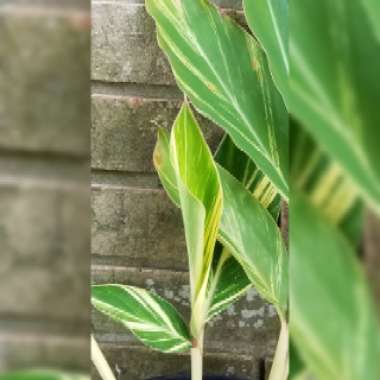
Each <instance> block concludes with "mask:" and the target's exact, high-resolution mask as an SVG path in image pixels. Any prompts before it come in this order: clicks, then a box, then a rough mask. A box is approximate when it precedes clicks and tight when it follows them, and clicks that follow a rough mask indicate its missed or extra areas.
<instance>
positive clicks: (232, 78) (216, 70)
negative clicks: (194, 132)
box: [146, 0, 288, 197]
mask: <svg viewBox="0 0 380 380" xmlns="http://www.w3.org/2000/svg"><path fill="white" fill-rule="evenodd" d="M146 6H147V10H148V12H149V13H150V15H151V16H152V17H153V18H154V19H155V21H156V24H157V31H158V40H159V44H160V46H161V48H162V49H163V50H164V52H165V53H166V54H167V56H168V58H169V61H170V63H171V66H172V69H173V72H174V75H175V77H176V80H177V83H178V85H179V86H180V88H181V89H182V90H183V91H184V92H185V94H186V95H187V96H188V97H189V99H191V101H192V103H193V104H194V106H195V107H196V108H197V109H198V110H199V111H200V112H201V113H202V114H204V115H205V116H207V117H208V118H209V119H211V120H213V121H214V122H215V123H216V124H218V125H219V126H220V127H222V128H223V129H225V131H226V132H227V133H228V134H229V135H230V136H231V138H232V139H233V141H234V143H235V144H236V145H237V146H238V147H239V148H240V149H241V150H243V151H244V152H245V153H247V155H248V156H249V157H250V158H252V160H254V161H255V163H256V164H257V166H258V167H259V168H260V169H261V170H262V171H263V172H264V173H265V175H266V176H268V177H269V178H270V180H271V181H272V182H273V184H274V185H275V186H276V187H277V189H278V191H279V192H280V193H281V194H283V195H284V196H285V197H286V196H287V195H288V184H287V171H288V115H287V111H286V109H285V106H284V104H283V101H282V98H281V95H280V94H279V93H278V91H277V88H276V86H275V85H274V83H273V81H272V77H271V74H270V72H269V68H268V63H267V61H266V56H265V53H264V51H263V50H262V49H261V48H260V46H259V45H258V43H257V42H256V41H255V40H254V38H253V37H252V36H251V35H250V34H249V33H248V32H246V31H245V30H244V29H243V28H241V27H240V26H238V25H237V24H236V23H235V22H234V21H232V20H231V19H230V18H229V17H227V16H223V15H222V14H221V13H220V12H219V11H218V10H217V8H215V7H214V6H213V5H210V4H209V3H208V2H207V1H204V0H193V1H176V0H159V1H157V0H146Z"/></svg>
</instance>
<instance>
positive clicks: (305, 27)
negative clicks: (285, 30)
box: [287, 0, 380, 213]
mask: <svg viewBox="0 0 380 380" xmlns="http://www.w3.org/2000/svg"><path fill="white" fill-rule="evenodd" d="M377 4H378V2H377V1H371V0H368V1H366V0H358V1H346V0H334V1H330V0H320V1H314V0H294V1H292V4H291V7H290V16H289V20H290V26H291V30H290V45H289V46H290V57H291V62H290V64H291V67H292V70H291V75H290V92H289V94H290V96H289V98H288V100H287V104H288V105H289V108H290V111H291V112H292V114H294V116H295V117H296V118H297V119H298V120H299V121H300V122H302V123H303V125H304V126H305V128H307V129H308V131H309V132H310V134H311V135H312V136H313V137H314V139H315V140H316V142H317V143H318V144H319V145H320V146H321V148H322V149H323V150H324V151H325V152H327V153H328V155H329V156H330V157H332V159H334V160H335V161H336V162H337V164H338V165H339V166H340V167H341V168H342V170H343V172H344V173H345V174H346V175H347V176H349V177H350V178H351V180H352V182H353V183H354V184H355V186H356V187H357V189H358V191H359V192H360V194H361V195H362V197H363V198H364V199H365V200H366V201H367V202H368V203H369V204H370V205H371V206H372V207H373V208H375V209H376V210H377V212H379V213H380V156H379V149H378V141H379V140H380V129H379V127H378V126H379V125H380V113H379V110H378V107H379V105H378V99H379V98H380V85H379V81H378V74H379V66H380V54H379V53H378V52H379V51H380V39H379V38H378V35H377V34H376V32H375V26H374V22H373V17H376V16H375V15H376V12H377V14H378V9H379V7H378V5H377ZM377 30H378V29H377Z"/></svg>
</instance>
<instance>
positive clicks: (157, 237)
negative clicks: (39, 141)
mask: <svg viewBox="0 0 380 380" xmlns="http://www.w3.org/2000/svg"><path fill="white" fill-rule="evenodd" d="M223 3H224V5H227V4H228V3H230V5H232V6H234V7H236V6H238V5H239V2H236V1H232V2H228V1H224V2H223ZM92 12H93V16H92V17H93V31H92V79H93V89H92V118H93V120H92V171H93V176H92V211H93V223H92V228H93V230H92V255H93V259H92V274H93V281H94V282H95V283H109V282H119V283H124V284H130V285H138V286H143V287H146V288H149V289H152V290H155V291H157V292H158V293H159V294H161V295H162V296H164V297H166V298H167V299H169V300H170V301H172V302H173V303H174V304H175V305H176V306H177V307H178V309H179V310H181V311H182V312H183V313H184V315H185V316H186V317H188V315H189V301H188V291H189V287H188V275H187V273H186V268H187V259H186V248H185V243H184V236H183V229H182V221H181V216H180V214H179V212H178V211H177V210H176V209H175V208H174V207H173V206H172V205H171V203H170V201H169V199H168V197H167V196H166V194H165V192H164V191H163V189H162V188H161V186H160V184H159V181H158V178H157V176H156V174H155V173H154V169H153V166H152V153H153V147H154V144H155V140H156V132H157V127H158V126H164V127H166V128H170V127H171V125H172V123H173V121H174V118H175V116H176V113H177V111H178V107H179V106H180V103H181V94H180V92H179V91H178V89H177V87H176V85H175V82H174V80H173V77H172V75H171V72H170V68H169V66H168V64H167V61H166V59H165V58H164V56H163V54H162V53H161V52H160V50H159V49H158V47H157V43H156V36H155V32H154V24H153V21H152V20H151V19H150V18H149V16H148V15H147V14H146V12H145V9H144V5H143V2H142V1H129V0H117V1H104V0H101V1H100V0H93V7H92ZM202 124H205V128H204V131H205V133H206V136H207V138H208V141H209V142H210V143H211V145H212V146H215V145H216V143H217V142H218V140H219V139H220V136H221V132H220V130H219V129H217V128H216V127H212V126H211V125H210V123H206V122H202ZM93 328H94V329H95V331H96V336H97V338H98V340H99V341H100V343H101V347H102V349H103V350H104V352H105V354H106V356H107V358H108V359H109V360H110V362H111V363H112V367H113V368H114V370H115V371H116V373H118V374H119V375H120V376H119V378H120V379H130V380H132V379H133V380H140V379H146V378H147V377H149V376H153V375H162V374H173V373H177V372H179V371H183V370H187V369H188V368H189V358H188V357H187V356H185V355H182V356H170V355H169V356H167V355H163V354H160V353H156V352H152V351H150V350H149V349H146V348H145V347H143V346H142V345H141V344H140V343H139V342H138V341H137V340H136V339H135V338H134V337H133V336H131V334H129V333H128V331H126V330H125V329H124V328H123V327H121V326H119V325H117V324H114V323H112V322H110V321H109V320H107V319H106V318H103V317H102V316H101V315H100V314H99V313H98V312H94V313H93ZM277 329H278V325H277V319H276V317H275V312H274V310H273V308H272V307H270V306H269V305H267V304H265V303H264V302H263V301H262V300H261V299H260V297H259V296H258V295H257V293H256V292H255V291H251V292H249V293H248V294H247V295H246V296H245V297H244V298H243V299H242V300H241V301H240V302H239V303H237V304H236V305H234V306H233V307H231V308H230V309H229V310H228V311H227V312H225V313H224V314H223V315H221V316H220V317H218V318H217V319H216V320H215V321H213V322H212V323H211V325H210V326H209V328H208V330H207V338H206V347H207V355H206V370H207V371H209V372H217V373H226V374H233V373H235V374H240V375H245V376H246V377H248V378H249V379H259V378H260V377H261V376H262V375H263V370H262V367H264V361H265V359H266V358H268V357H270V355H271V353H272V350H273V346H274V344H275V339H276V334H277Z"/></svg>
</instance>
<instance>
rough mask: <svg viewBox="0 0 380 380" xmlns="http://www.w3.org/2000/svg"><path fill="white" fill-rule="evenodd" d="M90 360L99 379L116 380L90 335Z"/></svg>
mask: <svg viewBox="0 0 380 380" xmlns="http://www.w3.org/2000/svg"><path fill="white" fill-rule="evenodd" d="M91 360H92V362H93V363H94V366H95V367H96V369H97V370H98V372H99V375H100V377H101V378H102V379H103V380H116V378H115V376H114V374H113V373H112V370H111V368H110V366H109V365H108V363H107V360H106V358H105V357H104V355H103V353H102V351H101V350H100V347H99V345H98V343H97V341H96V340H95V338H94V337H93V336H92V335H91Z"/></svg>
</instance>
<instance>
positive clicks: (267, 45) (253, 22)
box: [244, 0, 289, 100]
mask: <svg viewBox="0 0 380 380" xmlns="http://www.w3.org/2000/svg"><path fill="white" fill-rule="evenodd" d="M244 10H245V15H246V18H247V21H248V25H249V26H250V28H251V30H252V31H253V33H254V35H255V36H256V37H257V39H258V40H259V41H260V43H261V45H262V46H263V48H264V50H265V52H266V53H267V56H268V60H269V63H270V68H271V72H272V74H273V78H274V81H275V83H276V84H277V87H278V89H279V90H280V92H281V93H282V94H283V96H284V99H285V100H286V99H287V97H288V92H289V83H288V82H289V80H288V79H289V78H288V75H289V58H288V0H244Z"/></svg>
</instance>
